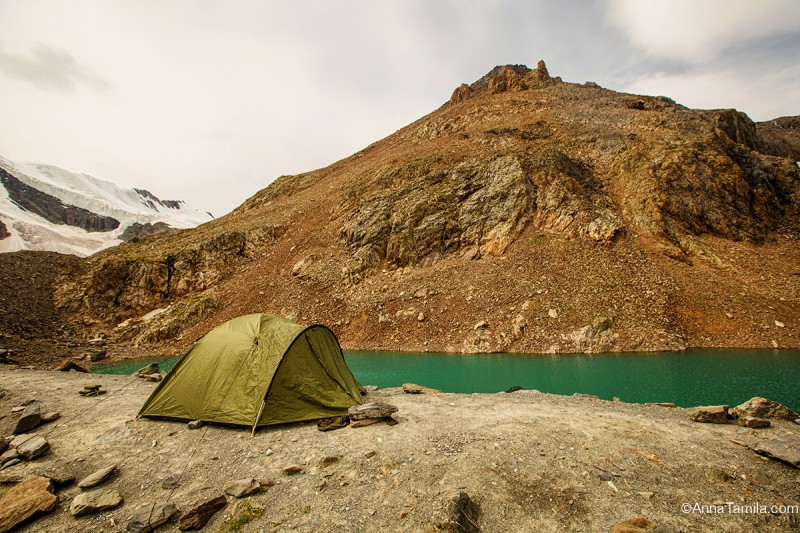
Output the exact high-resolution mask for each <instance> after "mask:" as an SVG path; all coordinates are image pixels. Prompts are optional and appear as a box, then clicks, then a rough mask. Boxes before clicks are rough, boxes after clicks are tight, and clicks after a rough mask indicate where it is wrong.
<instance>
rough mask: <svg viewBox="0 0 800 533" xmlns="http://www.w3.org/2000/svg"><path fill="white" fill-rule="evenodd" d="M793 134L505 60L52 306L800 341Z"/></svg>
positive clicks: (429, 332)
mask: <svg viewBox="0 0 800 533" xmlns="http://www.w3.org/2000/svg"><path fill="white" fill-rule="evenodd" d="M796 126H797V119H796V118H792V117H786V118H782V119H776V120H775V121H771V122H767V123H759V124H756V123H754V122H753V121H751V120H750V119H749V118H748V117H747V115H745V114H744V113H741V112H739V111H735V110H692V109H688V108H686V107H683V106H681V105H679V104H677V103H675V102H674V101H672V100H670V99H669V98H666V97H650V96H638V95H630V94H623V93H618V92H614V91H610V90H607V89H603V88H601V87H599V86H597V84H593V83H586V84H574V83H567V82H564V81H562V80H561V79H560V78H557V77H551V76H550V74H549V72H548V70H547V67H546V66H545V64H544V62H539V64H538V65H537V67H536V68H535V69H529V68H527V67H525V66H523V65H508V66H500V67H496V68H494V69H492V70H491V71H490V72H489V73H488V74H487V75H486V76H484V77H483V78H481V79H480V80H478V81H476V82H475V83H472V84H470V85H467V84H462V85H460V86H459V87H458V88H456V89H455V91H454V92H453V94H452V96H451V98H450V99H449V101H447V102H446V103H444V105H442V106H441V107H440V108H439V109H437V110H436V111H434V112H433V113H431V114H429V115H427V116H425V117H423V118H421V119H419V120H418V121H416V122H414V123H412V124H410V125H408V126H406V127H405V128H402V129H401V130H399V131H397V132H396V133H394V134H392V135H390V136H389V137H387V138H385V139H383V140H381V141H378V142H376V143H374V144H372V145H370V146H368V147H367V148H365V149H364V150H362V151H360V152H358V153H356V154H354V155H352V156H350V157H349V158H347V159H344V160H342V161H339V162H337V163H335V164H333V165H331V166H329V167H327V168H323V169H319V170H316V171H313V172H309V173H306V174H300V175H296V176H282V177H280V178H278V179H277V180H275V181H274V182H273V183H272V184H271V185H270V186H269V187H267V188H266V189H264V190H262V191H260V192H258V193H257V194H255V195H254V196H253V197H252V198H250V199H249V200H247V201H246V202H245V203H244V204H243V205H242V206H240V207H239V208H238V209H236V210H235V211H234V212H232V213H231V214H229V215H227V216H225V217H223V218H221V219H219V220H216V221H213V222H211V223H209V224H206V225H204V226H202V227H200V228H196V229H192V230H187V231H184V232H181V233H178V234H175V235H165V236H156V237H152V238H149V239H148V241H147V243H146V244H143V243H127V244H124V245H121V246H120V247H118V248H115V249H112V250H108V251H104V252H102V253H100V254H97V255H95V256H93V257H91V258H89V259H88V260H87V262H86V264H85V268H84V270H83V271H82V273H81V274H80V275H78V276H73V277H72V278H71V279H66V278H65V279H63V280H62V281H61V282H60V284H59V286H58V287H57V290H56V293H57V301H58V304H59V306H60V309H61V311H62V312H63V313H64V314H65V316H68V317H72V319H73V320H75V321H78V322H80V323H82V324H84V325H85V326H88V327H89V328H90V329H91V330H92V331H93V332H95V333H97V334H106V335H112V336H114V337H115V338H118V340H119V341H120V342H122V343H123V344H125V343H127V344H129V345H134V346H135V345H147V343H151V342H158V343H164V342H167V343H173V344H167V345H163V346H165V349H175V350H180V349H183V348H184V347H185V346H186V344H187V343H188V342H190V340H191V339H194V338H196V337H198V336H199V335H201V334H203V333H205V332H206V331H208V330H209V329H211V328H212V327H213V326H214V325H216V324H218V323H220V322H221V321H223V320H226V319H228V318H231V317H233V316H235V315H238V314H243V313H247V312H255V311H260V312H261V311H263V312H273V313H278V314H283V315H285V316H288V317H290V318H293V319H295V320H300V321H302V322H307V323H314V322H321V323H325V324H328V325H330V326H331V327H332V328H333V329H334V330H335V332H336V333H337V335H339V337H340V339H341V340H342V342H343V344H344V345H345V346H346V347H348V348H369V349H391V350H397V349H400V350H445V351H466V352H469V351H487V350H488V351H498V350H508V351H519V352H570V351H576V350H577V351H588V352H593V351H597V350H599V349H603V350H657V349H681V348H684V347H687V346H752V347H757V346H780V347H789V346H792V347H797V346H800V331H798V328H800V323H798V322H797V318H796V317H798V316H800V272H798V269H797V265H798V264H800V241H799V240H798V239H799V238H800V213H799V212H798V209H799V208H800V174H799V172H800V169H798V165H797V164H796V160H797V159H798V151H797V147H798V143H797V139H798V137H797V133H796V132H797V127H796ZM309 257H313V258H314V260H313V261H307V262H306V263H307V264H306V263H303V262H304V261H305V259H306V258H309ZM300 263H303V265H304V266H303V268H302V275H297V274H296V273H295V268H296V265H298V264H300ZM417 295H421V296H417ZM164 308H168V309H169V310H168V311H167V312H163V313H158V314H157V316H154V315H152V314H151V312H153V311H155V310H160V309H164ZM551 311H552V313H551ZM420 316H422V317H423V319H422V320H419V319H418V317H420ZM148 317H149V318H148ZM776 321H778V322H780V323H781V324H784V326H785V327H776V326H774V323H775V322H776ZM479 322H481V323H485V324H486V326H485V327H482V328H481V329H480V331H477V330H475V329H473V325H474V324H476V323H479ZM120 324H122V325H121V327H117V326H118V325H120ZM600 326H602V327H600Z"/></svg>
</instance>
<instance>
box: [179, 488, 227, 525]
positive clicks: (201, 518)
mask: <svg viewBox="0 0 800 533" xmlns="http://www.w3.org/2000/svg"><path fill="white" fill-rule="evenodd" d="M227 504H228V500H227V499H226V498H225V495H224V494H220V495H219V496H215V497H213V498H211V499H210V500H206V501H204V502H203V503H201V504H199V505H196V506H195V507H193V508H191V509H189V510H188V511H186V512H185V513H183V514H182V515H181V518H180V520H179V523H178V529H180V530H181V531H188V530H190V529H203V527H205V525H206V524H207V523H208V521H209V520H210V519H211V517H212V516H214V514H215V513H216V512H217V511H219V510H220V509H222V508H223V507H225V506H226V505H227Z"/></svg>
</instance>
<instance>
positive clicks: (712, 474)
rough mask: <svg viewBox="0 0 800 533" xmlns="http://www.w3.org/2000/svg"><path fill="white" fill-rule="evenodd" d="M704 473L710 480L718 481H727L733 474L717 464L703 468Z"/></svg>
mask: <svg viewBox="0 0 800 533" xmlns="http://www.w3.org/2000/svg"><path fill="white" fill-rule="evenodd" d="M703 474H704V475H705V476H706V479H708V480H709V481H715V482H717V483H725V482H726V481H729V480H730V479H731V476H729V475H728V473H727V472H725V471H724V470H723V469H721V468H717V467H716V466H707V467H705V468H704V469H703Z"/></svg>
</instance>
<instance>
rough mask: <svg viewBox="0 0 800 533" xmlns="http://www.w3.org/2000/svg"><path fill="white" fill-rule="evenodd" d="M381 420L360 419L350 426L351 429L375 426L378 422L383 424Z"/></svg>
mask: <svg viewBox="0 0 800 533" xmlns="http://www.w3.org/2000/svg"><path fill="white" fill-rule="evenodd" d="M383 421H384V419H383V418H362V419H361V420H356V421H355V422H353V423H352V424H350V427H351V428H363V427H365V426H371V425H372V424H377V423H378V422H383Z"/></svg>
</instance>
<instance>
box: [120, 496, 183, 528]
mask: <svg viewBox="0 0 800 533" xmlns="http://www.w3.org/2000/svg"><path fill="white" fill-rule="evenodd" d="M177 512H178V508H177V507H176V506H175V504H174V503H172V502H168V503H152V504H148V505H143V506H142V507H139V508H138V509H137V510H136V511H135V512H134V513H133V516H132V517H131V519H130V521H129V522H128V525H127V527H126V528H125V531H126V532H127V533H148V532H149V531H153V530H154V529H155V528H157V527H158V526H160V525H161V524H164V523H166V522H167V521H169V519H170V518H172V517H173V516H174V515H175V513H177Z"/></svg>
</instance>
